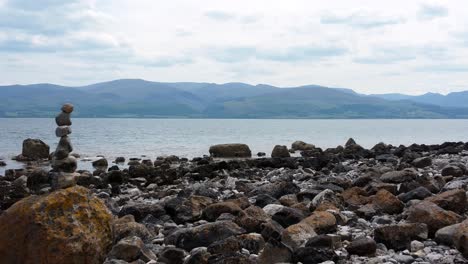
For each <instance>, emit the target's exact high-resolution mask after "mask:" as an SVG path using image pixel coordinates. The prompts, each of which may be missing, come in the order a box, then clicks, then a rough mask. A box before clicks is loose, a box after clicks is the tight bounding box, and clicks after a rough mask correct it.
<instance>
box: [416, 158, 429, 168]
mask: <svg viewBox="0 0 468 264" xmlns="http://www.w3.org/2000/svg"><path fill="white" fill-rule="evenodd" d="M412 164H413V166H414V167H416V168H425V167H429V166H431V165H432V159H431V158H429V157H422V158H417V159H415V160H413V162H412Z"/></svg>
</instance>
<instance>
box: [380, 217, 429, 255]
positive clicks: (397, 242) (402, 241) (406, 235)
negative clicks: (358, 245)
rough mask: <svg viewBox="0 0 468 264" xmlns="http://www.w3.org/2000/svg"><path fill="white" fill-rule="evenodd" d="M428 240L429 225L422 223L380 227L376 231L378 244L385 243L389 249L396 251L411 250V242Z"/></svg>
mask: <svg viewBox="0 0 468 264" xmlns="http://www.w3.org/2000/svg"><path fill="white" fill-rule="evenodd" d="M427 238H428V229H427V225H426V224H422V223H408V224H399V225H385V226H379V227H377V228H375V230H374V239H375V241H376V242H378V243H383V244H385V245H386V246H387V247H388V248H392V249H396V250H403V249H409V245H410V243H411V241H413V240H421V241H424V240H426V239H427Z"/></svg>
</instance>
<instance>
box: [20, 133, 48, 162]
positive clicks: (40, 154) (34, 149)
mask: <svg viewBox="0 0 468 264" xmlns="http://www.w3.org/2000/svg"><path fill="white" fill-rule="evenodd" d="M49 152H50V148H49V145H47V144H46V143H44V142H43V141H42V140H40V139H31V138H28V139H26V140H24V141H23V151H22V153H21V155H22V156H23V157H25V158H27V159H31V160H39V159H48V158H49Z"/></svg>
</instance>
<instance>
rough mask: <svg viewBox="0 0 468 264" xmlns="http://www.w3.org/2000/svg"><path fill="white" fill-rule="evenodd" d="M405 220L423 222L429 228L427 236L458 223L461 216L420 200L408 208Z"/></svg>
mask: <svg viewBox="0 0 468 264" xmlns="http://www.w3.org/2000/svg"><path fill="white" fill-rule="evenodd" d="M406 220H407V221H409V222H413V223H425V224H426V225H427V228H428V230H429V236H430V237H433V236H434V234H435V232H436V231H437V230H439V229H441V228H442V227H445V226H449V225H453V224H456V223H459V222H460V221H461V220H462V217H461V216H460V215H458V214H456V213H454V212H452V211H446V210H444V209H442V208H440V207H439V206H437V205H436V204H434V203H431V202H428V201H422V202H420V203H417V204H415V205H413V206H411V207H410V208H409V209H408V217H407V219H406Z"/></svg>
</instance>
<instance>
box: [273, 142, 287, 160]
mask: <svg viewBox="0 0 468 264" xmlns="http://www.w3.org/2000/svg"><path fill="white" fill-rule="evenodd" d="M271 157H272V158H289V157H291V154H289V151H288V147H286V146H280V145H276V146H275V147H274V148H273V151H272V152H271Z"/></svg>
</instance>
